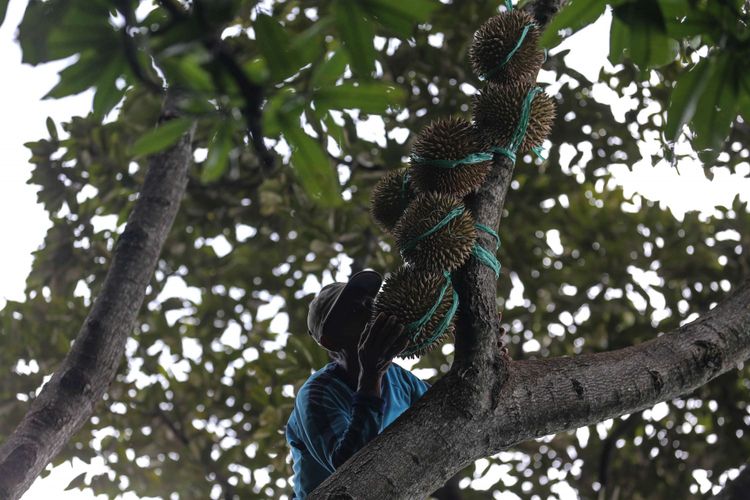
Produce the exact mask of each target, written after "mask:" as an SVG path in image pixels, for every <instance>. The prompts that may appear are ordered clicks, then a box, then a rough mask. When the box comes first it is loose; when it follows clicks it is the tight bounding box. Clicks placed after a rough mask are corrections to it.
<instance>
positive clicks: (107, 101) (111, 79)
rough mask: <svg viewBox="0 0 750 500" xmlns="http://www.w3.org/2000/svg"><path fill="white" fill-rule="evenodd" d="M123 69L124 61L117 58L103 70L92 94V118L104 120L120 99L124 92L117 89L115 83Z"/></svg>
mask: <svg viewBox="0 0 750 500" xmlns="http://www.w3.org/2000/svg"><path fill="white" fill-rule="evenodd" d="M125 67H126V63H125V60H124V59H122V58H119V57H117V58H115V59H113V60H112V61H111V62H110V63H109V64H108V65H107V67H106V68H104V71H103V72H102V75H101V77H100V78H99V82H98V83H97V85H96V94H94V102H93V109H94V116H96V117H98V118H100V119H101V118H104V116H106V114H107V113H109V112H110V111H111V110H112V108H114V107H115V105H117V103H118V102H120V99H122V96H123V94H124V93H125V91H124V90H120V89H118V88H117V85H116V82H117V79H118V78H119V77H120V75H122V72H123V70H124V69H125Z"/></svg>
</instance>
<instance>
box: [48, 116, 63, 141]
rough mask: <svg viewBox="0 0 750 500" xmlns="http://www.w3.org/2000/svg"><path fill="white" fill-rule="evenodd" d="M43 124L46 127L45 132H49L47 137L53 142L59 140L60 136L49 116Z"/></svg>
mask: <svg viewBox="0 0 750 500" xmlns="http://www.w3.org/2000/svg"><path fill="white" fill-rule="evenodd" d="M45 124H46V125H47V132H49V136H50V137H51V138H52V139H53V140H55V141H58V140H60V136H59V135H58V134H57V126H56V125H55V120H53V119H52V117H51V116H48V117H47V121H46V122H45Z"/></svg>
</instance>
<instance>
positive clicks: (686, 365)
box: [310, 0, 750, 500]
mask: <svg viewBox="0 0 750 500" xmlns="http://www.w3.org/2000/svg"><path fill="white" fill-rule="evenodd" d="M564 2H565V0H537V1H536V2H531V3H529V4H527V6H526V8H527V9H528V10H529V11H530V12H532V13H533V15H534V16H535V18H536V19H537V22H538V23H539V24H540V25H545V24H546V23H547V22H549V20H550V19H551V17H552V16H553V15H554V14H555V13H556V12H557V11H558V10H559V9H560V8H561V6H562V4H564ZM512 174H513V164H512V163H511V162H510V161H508V160H507V159H506V158H505V157H502V156H498V157H496V158H495V161H494V166H493V171H492V174H491V175H490V178H489V179H488V180H487V182H486V184H485V185H484V186H483V187H482V189H481V190H480V191H479V192H478V193H477V194H476V195H475V196H474V198H473V199H471V200H468V201H467V205H468V207H469V208H470V209H471V210H472V212H473V213H474V215H475V217H476V219H477V222H480V223H482V224H485V225H487V226H489V227H493V228H497V227H498V225H499V222H500V214H501V212H502V207H503V204H504V202H505V197H506V194H507V192H508V188H509V186H510V182H511V178H512ZM480 238H482V240H481V241H482V243H483V244H485V245H486V246H487V247H488V248H492V247H491V246H490V245H492V241H491V240H490V238H489V236H486V235H480ZM457 274H458V276H457V277H456V279H455V282H456V287H457V290H458V292H459V297H460V304H461V306H460V307H461V309H460V314H459V320H458V325H457V333H456V353H455V358H454V362H453V366H452V367H451V370H450V371H449V372H448V373H447V374H446V375H445V376H444V377H443V378H442V379H440V380H439V381H438V382H437V383H435V385H433V386H432V388H431V389H430V390H429V391H428V392H427V393H426V394H425V396H424V397H422V399H420V400H419V401H418V402H417V403H416V404H415V405H414V406H412V407H411V408H410V409H409V410H408V411H407V412H405V413H404V414H403V415H402V416H401V417H400V418H399V419H397V420H396V421H395V422H394V423H393V424H392V425H391V426H390V427H388V428H387V429H386V430H385V431H384V432H383V434H381V435H379V436H378V437H377V438H375V439H374V440H373V441H372V442H370V443H369V444H368V445H367V446H366V447H365V448H363V449H362V450H360V451H359V452H358V453H357V454H355V455H354V456H353V457H352V458H351V459H349V461H347V462H346V463H345V464H344V465H343V466H342V467H341V468H339V469H338V470H337V471H336V473H334V474H333V475H332V476H331V477H329V478H328V479H327V480H326V481H325V482H324V483H322V484H321V485H320V486H319V487H318V489H316V490H315V491H314V492H313V493H312V495H311V496H310V498H316V499H317V498H325V499H333V498H335V499H337V500H341V499H347V498H357V499H360V498H424V497H426V496H427V495H428V494H429V492H431V491H434V490H435V489H436V488H437V487H439V486H440V485H441V484H443V483H444V482H445V481H446V480H447V479H448V478H450V477H451V476H452V475H454V474H455V473H456V472H458V471H459V470H461V469H462V468H463V467H465V466H467V465H469V464H471V463H472V462H473V461H474V460H476V459H478V458H482V457H486V456H489V455H492V454H495V453H497V452H499V451H501V450H503V449H506V448H508V447H510V446H512V445H514V444H516V443H519V442H521V441H525V440H528V439H531V438H536V437H540V436H545V435H548V434H552V433H557V432H561V431H565V430H568V429H574V428H577V427H580V426H583V425H588V424H592V423H596V422H600V421H602V420H605V419H607V418H612V417H616V416H618V415H622V414H626V413H632V412H635V411H638V410H641V409H643V408H647V407H650V406H652V405H654V404H655V403H657V402H659V401H664V400H668V399H671V398H674V397H676V396H679V395H681V394H684V393H686V392H689V391H691V390H693V389H695V388H696V387H699V386H701V385H703V384H705V383H706V382H708V381H709V380H711V379H713V378H715V377H716V376H718V375H720V374H721V373H724V372H725V371H727V370H730V369H732V368H734V367H735V366H736V365H737V364H738V363H742V362H743V361H745V360H746V359H748V357H750V307H749V306H750V282H746V283H744V284H741V285H740V286H738V287H737V288H736V290H735V291H734V293H733V294H732V295H731V296H730V297H729V298H727V299H726V300H725V301H724V302H723V303H721V304H720V305H718V306H717V307H715V308H714V309H713V310H712V311H710V312H709V313H708V314H705V315H704V316H702V317H701V318H699V319H698V320H696V321H694V322H692V323H690V324H688V325H685V326H683V327H681V328H679V329H677V330H676V331H674V332H671V333H669V334H666V335H663V336H661V337H658V338H656V339H654V340H651V341H649V342H645V343H643V344H641V345H638V346H634V347H629V348H626V349H621V350H618V351H612V352H607V353H601V354H591V355H581V356H576V357H563V358H556V359H545V360H532V361H519V362H514V361H512V360H511V359H509V358H508V357H507V356H506V355H505V354H504V351H503V350H502V349H501V347H502V344H501V342H500V339H499V335H500V332H501V329H500V317H499V315H498V313H497V304H496V297H495V293H496V282H495V276H494V274H492V271H490V270H489V269H488V268H487V267H486V266H483V265H481V264H480V263H479V262H477V261H476V260H474V259H472V260H470V261H469V262H468V263H467V265H466V266H464V268H463V269H461V270H460V272H459V273H457Z"/></svg>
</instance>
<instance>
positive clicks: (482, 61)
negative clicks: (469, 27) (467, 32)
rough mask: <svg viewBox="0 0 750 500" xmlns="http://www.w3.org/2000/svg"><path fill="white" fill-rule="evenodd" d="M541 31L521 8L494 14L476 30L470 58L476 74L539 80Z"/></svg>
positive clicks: (502, 79) (495, 78)
mask: <svg viewBox="0 0 750 500" xmlns="http://www.w3.org/2000/svg"><path fill="white" fill-rule="evenodd" d="M527 25H531V28H529V30H528V32H527V33H526V36H525V37H524V39H523V42H522V43H521V46H520V47H519V48H518V50H517V51H516V52H515V53H514V54H513V55H512V56H511V58H510V59H509V60H508V62H507V63H505V64H504V65H502V66H500V64H501V63H502V62H503V61H504V60H505V59H506V57H508V54H510V53H511V51H512V50H513V48H514V47H515V46H516V44H517V43H518V40H520V38H521V35H522V33H523V30H524V28H525V27H526V26H527ZM539 36H540V31H539V28H538V27H537V25H536V23H534V19H533V18H532V17H531V16H530V15H529V14H527V13H526V12H524V11H522V10H512V11H510V12H504V13H502V14H499V15H497V16H494V17H491V18H490V19H488V20H487V22H485V23H484V24H483V25H482V26H480V28H479V29H478V30H477V31H476V32H475V33H474V40H473V42H472V44H471V47H470V48H469V60H470V61H471V65H472V67H473V69H474V73H476V75H477V76H479V77H480V78H485V79H486V80H487V81H489V82H495V83H502V84H506V83H512V82H521V83H526V84H530V83H533V82H535V81H536V78H537V74H538V73H539V69H540V68H541V67H542V63H543V62H544V53H543V52H542V51H540V50H539Z"/></svg>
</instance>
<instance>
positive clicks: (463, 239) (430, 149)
mask: <svg viewBox="0 0 750 500" xmlns="http://www.w3.org/2000/svg"><path fill="white" fill-rule="evenodd" d="M539 36H540V32H539V29H538V28H537V27H536V25H535V24H534V22H533V19H532V18H531V17H530V16H529V15H528V14H526V13H525V12H523V11H519V10H513V11H509V12H504V13H502V14H499V15H497V16H495V17H493V18H491V19H489V20H488V21H487V22H486V23H485V24H484V25H483V26H482V27H481V28H479V30H477V32H476V33H475V34H474V40H473V43H472V45H471V48H470V51H469V58H470V61H471V64H472V67H473V69H474V72H475V73H476V74H477V76H478V77H479V78H480V79H482V80H484V81H485V84H484V87H483V88H482V89H481V91H480V92H478V93H477V94H476V96H475V97H474V101H473V106H472V117H473V123H472V122H469V121H467V120H465V119H463V118H459V117H451V118H447V119H438V120H436V121H433V122H432V123H431V124H430V125H428V126H427V127H426V128H425V129H424V130H423V131H422V132H421V133H420V134H419V136H418V137H417V139H416V140H415V141H414V144H413V146H412V151H411V153H412V155H411V158H412V161H411V165H410V167H408V168H402V169H400V170H396V171H392V172H389V173H388V174H386V175H385V176H383V178H382V179H381V180H380V181H379V182H378V184H377V185H376V186H375V188H374V189H373V191H372V198H371V214H372V217H373V219H374V220H375V222H376V223H377V225H378V226H379V227H380V228H381V229H383V230H384V231H385V232H387V233H390V234H391V235H392V236H393V238H394V240H395V242H396V245H397V247H398V249H399V251H400V253H401V256H402V258H403V260H404V265H403V266H402V267H400V268H399V269H398V270H397V271H396V272H394V273H391V274H390V275H389V276H388V278H386V280H385V283H384V285H383V288H382V290H381V291H380V293H379V294H378V296H377V298H376V299H375V303H374V306H373V314H374V315H377V314H379V313H381V312H384V313H386V314H389V315H395V316H396V317H397V318H398V319H399V321H400V322H401V323H402V324H404V325H409V324H413V323H414V322H416V321H418V320H419V319H420V318H422V317H423V316H424V315H425V313H427V312H428V311H430V310H431V309H432V308H435V309H434V311H433V314H432V315H431V316H430V318H429V320H428V321H427V322H426V323H425V324H424V325H423V326H422V327H421V328H420V329H418V331H416V332H409V334H410V335H413V336H414V338H413V339H412V340H411V341H410V342H409V344H408V345H407V347H406V349H405V351H404V353H402V355H406V356H407V357H412V356H414V357H418V356H421V355H422V354H425V353H426V352H427V351H429V350H430V349H432V348H433V347H435V346H437V345H439V344H440V343H442V342H443V341H444V340H445V339H446V338H447V337H448V336H449V335H452V334H453V330H454V325H453V322H451V323H450V324H449V325H448V327H447V328H446V329H445V331H444V332H443V335H442V336H440V338H436V339H433V337H434V335H433V332H435V331H436V328H437V327H438V325H439V324H440V323H441V322H442V321H443V320H444V319H445V316H446V314H448V313H449V310H450V309H451V304H452V300H453V289H452V284H451V283H450V281H448V283H447V284H446V277H445V273H450V272H452V271H455V270H456V269H458V268H459V267H461V266H462V265H463V264H464V263H465V262H466V261H467V260H468V259H469V258H470V256H471V254H472V249H473V246H474V244H475V242H476V237H477V233H476V228H475V220H474V216H473V215H472V214H471V213H470V212H469V211H468V210H466V209H464V205H463V203H464V201H463V200H464V198H465V197H466V196H467V195H469V194H471V193H473V192H475V191H476V190H478V189H479V188H480V187H481V186H482V184H483V183H484V181H485V179H486V177H487V175H488V174H489V172H490V170H491V168H492V161H491V160H483V157H478V158H477V157H475V158H473V159H472V161H471V162H466V163H459V164H457V165H454V166H452V168H446V166H445V164H446V163H448V162H450V161H455V160H461V159H464V158H467V157H469V156H470V155H472V154H474V153H482V152H487V151H490V150H491V149H492V148H493V147H503V148H504V147H507V145H508V144H509V142H510V141H511V138H512V136H513V134H514V131H515V129H516V126H517V123H518V122H519V118H520V115H521V108H522V103H523V101H524V99H525V98H526V95H527V94H528V92H529V91H530V90H531V89H532V88H533V86H534V82H535V80H536V75H537V73H538V72H539V69H540V68H541V65H542V62H543V59H544V56H543V53H542V51H541V50H540V49H539V47H538V40H539ZM519 40H522V42H521V44H520V45H518V42H519ZM509 55H511V56H510V57H509ZM502 61H507V62H505V63H504V64H501V62H502ZM554 114H555V110H554V104H553V101H552V100H551V99H550V98H549V97H548V96H547V95H546V94H544V93H539V94H537V95H535V96H534V99H533V101H532V104H531V109H530V118H529V125H528V127H527V129H526V134H525V136H524V138H523V140H522V142H521V144H520V146H519V148H518V152H519V153H525V152H528V151H530V150H532V148H534V147H535V146H540V145H541V144H542V142H543V141H544V139H545V138H546V137H547V135H548V134H549V132H550V129H551V126H552V121H553V119H554ZM451 213H453V214H454V215H455V214H456V213H459V214H458V215H456V216H454V217H453V218H451V219H450V221H449V222H448V223H447V224H444V225H442V226H441V227H440V228H436V226H437V225H438V223H439V222H441V221H443V220H444V219H445V217H446V216H447V215H448V214H451ZM446 286H447V288H446V289H445V290H444V288H445V287H446ZM441 291H443V294H442V296H441ZM438 297H440V302H439V304H436V301H437V300H438ZM428 339H433V340H434V341H433V342H431V343H429V345H425V343H426V341H427V340H428Z"/></svg>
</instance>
